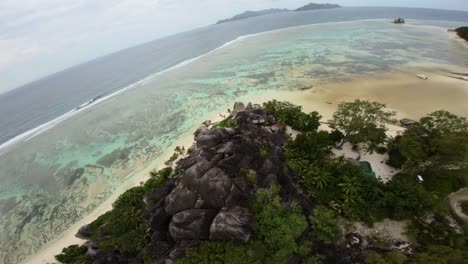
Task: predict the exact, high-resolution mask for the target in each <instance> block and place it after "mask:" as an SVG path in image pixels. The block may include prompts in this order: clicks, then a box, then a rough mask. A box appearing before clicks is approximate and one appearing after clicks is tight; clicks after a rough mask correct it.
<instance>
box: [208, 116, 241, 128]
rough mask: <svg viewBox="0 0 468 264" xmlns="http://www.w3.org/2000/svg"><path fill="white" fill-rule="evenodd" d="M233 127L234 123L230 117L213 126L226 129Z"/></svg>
mask: <svg viewBox="0 0 468 264" xmlns="http://www.w3.org/2000/svg"><path fill="white" fill-rule="evenodd" d="M235 126H236V122H235V121H234V119H233V118H232V117H228V118H225V119H223V120H222V121H221V122H219V123H216V124H214V125H213V128H218V127H225V128H228V127H235Z"/></svg>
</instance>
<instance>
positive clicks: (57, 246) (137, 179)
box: [21, 111, 227, 264]
mask: <svg viewBox="0 0 468 264" xmlns="http://www.w3.org/2000/svg"><path fill="white" fill-rule="evenodd" d="M216 112H217V113H216V115H215V114H214V112H213V113H212V114H207V116H208V117H211V116H212V118H211V119H210V118H208V119H207V120H211V122H212V123H215V122H219V121H221V120H222V119H223V118H221V116H220V114H226V113H227V112H224V113H223V112H219V111H216ZM202 122H203V121H201V122H200V124H201V123H202ZM200 124H199V125H197V126H196V127H194V128H192V129H191V130H190V131H189V132H187V134H186V135H182V136H180V138H179V139H177V140H175V141H174V143H173V144H172V145H171V147H169V148H168V149H166V150H165V151H163V153H162V154H161V155H160V156H159V157H158V158H156V159H155V160H154V161H153V162H151V163H150V164H149V165H148V166H146V167H144V168H142V169H141V170H138V171H135V172H133V173H132V174H130V175H127V176H126V177H125V180H124V182H123V183H122V184H121V185H120V186H119V187H118V189H117V190H116V191H115V192H114V193H113V194H112V195H111V196H110V197H109V198H108V199H107V200H106V201H104V202H103V203H101V204H100V205H99V206H98V207H97V208H95V209H94V210H93V211H92V212H91V213H89V214H88V215H86V216H85V217H84V218H82V219H81V220H79V221H78V222H76V223H74V224H73V225H72V226H71V227H70V228H68V229H67V230H66V231H64V232H62V233H61V234H60V235H59V236H58V237H57V238H56V239H55V240H52V241H50V242H49V243H48V244H47V245H46V246H44V247H43V248H42V249H41V250H39V251H38V252H37V253H36V254H34V255H32V256H30V257H29V258H27V259H25V260H24V261H22V262H21V263H23V264H51V263H58V262H57V261H56V260H55V255H57V254H60V252H62V249H63V248H65V247H68V246H70V245H73V244H80V245H81V244H83V243H85V242H86V240H83V239H80V238H77V237H75V234H76V233H77V232H78V229H79V228H80V227H82V226H84V225H86V224H89V223H91V222H92V221H94V220H95V219H96V218H98V217H99V216H100V215H102V214H105V213H106V212H108V211H110V210H112V204H113V203H114V202H115V201H116V200H117V198H118V197H119V196H120V195H121V194H122V193H124V192H125V191H127V190H128V189H130V188H133V187H137V186H140V185H141V182H146V181H147V180H148V179H149V178H150V172H151V171H153V170H161V169H163V168H165V167H167V165H165V164H164V162H166V161H167V160H168V159H169V158H170V157H171V156H172V154H173V153H174V148H175V147H177V146H180V147H182V146H183V147H184V148H185V149H188V148H190V147H191V146H192V145H193V143H194V138H193V132H194V131H195V130H196V129H197V128H198V127H199V126H200Z"/></svg>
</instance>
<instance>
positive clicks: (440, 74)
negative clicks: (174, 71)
mask: <svg viewBox="0 0 468 264" xmlns="http://www.w3.org/2000/svg"><path fill="white" fill-rule="evenodd" d="M454 67H455V66H454ZM422 69H424V67H413V68H412V70H409V69H408V68H406V69H394V70H392V71H390V72H384V73H377V74H371V75H366V76H361V77H357V78H355V79H353V80H351V81H349V82H345V83H336V82H335V83H327V84H321V85H318V86H316V87H315V86H314V87H313V88H312V89H310V90H306V91H278V90H276V91H275V90H267V91H265V90H263V91H254V92H249V93H247V94H246V95H243V96H240V97H238V98H237V99H236V101H240V102H244V103H247V102H249V101H250V102H252V103H258V104H261V103H263V102H266V101H269V100H272V99H277V100H281V101H289V102H291V103H293V104H296V105H300V106H302V107H303V109H304V111H306V112H311V111H318V112H319V113H320V114H321V115H322V116H323V118H322V121H327V120H328V119H329V118H331V116H332V114H333V112H334V111H335V110H336V107H337V104H338V103H339V102H343V101H350V100H354V99H356V98H360V99H369V100H376V101H380V102H382V103H385V104H387V106H388V108H390V109H393V110H397V111H398V115H397V117H398V118H404V117H408V118H412V119H416V118H419V117H421V116H423V115H425V114H428V113H430V112H433V111H436V110H438V109H440V108H444V109H446V110H449V111H454V110H456V111H454V112H455V113H456V114H461V115H463V116H468V106H465V104H464V103H465V102H466V101H468V86H467V85H466V83H465V82H464V81H461V80H456V79H452V78H450V77H449V76H446V75H444V71H441V70H440V69H435V68H433V70H432V71H429V70H427V71H428V72H429V73H430V75H429V77H430V79H429V80H426V81H425V80H420V79H419V78H417V77H416V73H419V72H420V71H421V70H422ZM454 69H455V68H452V67H448V68H447V69H445V70H446V71H448V70H454ZM344 88H346V89H344ZM446 89H451V90H452V91H451V93H452V95H451V96H448V95H447V90H446ZM442 95H444V96H442ZM402 97H406V100H403V101H405V102H402V100H401V98H402ZM232 104H234V102H229V105H227V104H226V105H222V106H220V107H219V108H217V111H213V112H211V113H207V114H206V117H207V118H206V120H211V121H212V123H215V122H217V121H220V120H222V119H223V118H222V117H221V116H220V114H224V113H225V112H224V110H225V109H226V108H231V107H232ZM203 121H205V120H199V122H197V125H196V126H194V127H192V128H191V129H190V130H189V131H187V133H186V134H184V135H181V136H180V137H179V138H178V139H177V140H175V141H174V143H173V144H172V145H171V147H170V148H168V149H166V150H164V151H163V153H162V154H161V155H160V156H159V157H158V158H157V159H155V160H154V161H152V162H151V163H150V164H149V165H148V166H146V167H145V168H141V169H139V170H137V171H135V172H133V173H132V174H129V175H128V176H126V177H125V180H124V182H123V183H122V184H121V185H120V186H119V188H118V189H117V191H115V192H114V193H113V194H112V195H111V196H110V198H109V199H107V200H106V201H105V202H103V203H102V204H100V205H99V206H98V207H97V208H96V209H95V210H93V211H92V212H91V213H90V214H88V215H87V216H86V217H84V218H83V219H81V220H80V221H78V222H77V223H75V224H73V225H72V226H71V227H70V228H68V229H67V230H66V231H65V232H63V233H62V234H61V235H60V236H59V237H58V238H57V239H55V240H53V241H51V242H50V243H48V244H47V245H46V246H45V247H43V248H42V249H41V250H39V251H38V252H37V253H36V254H35V255H32V256H30V257H29V258H27V259H26V260H25V261H23V262H22V263H27V264H36V263H37V264H45V263H57V262H56V261H55V258H54V256H55V255H57V254H59V253H60V252H61V251H62V249H63V248H64V247H67V246H69V245H72V244H82V243H84V242H85V240H81V239H78V238H76V237H75V236H74V235H75V234H76V232H77V231H78V229H79V228H80V227H81V226H83V225H85V224H89V223H90V222H92V221H93V220H95V219H96V218H97V217H98V216H100V215H101V214H104V213H105V212H107V211H109V210H110V209H112V203H113V202H114V201H115V200H116V199H117V198H118V197H119V196H120V195H121V194H122V193H123V192H125V191H126V190H127V189H129V188H132V187H135V186H138V185H140V182H142V181H146V180H147V179H148V178H149V172H150V171H152V170H154V169H161V168H163V167H165V165H164V162H165V161H166V160H168V159H169V158H170V157H171V155H172V154H173V149H174V148H175V147H176V146H184V147H185V148H186V149H188V148H189V147H190V146H191V145H192V144H193V142H194V139H193V135H192V133H193V132H194V131H195V130H196V129H197V128H198V126H199V125H200V124H201V123H202V122H203ZM390 129H391V130H392V131H391V132H392V134H393V133H396V132H398V129H396V128H394V127H391V128H390ZM340 154H345V153H340ZM345 155H346V156H348V155H356V154H355V153H354V152H353V153H348V154H345ZM374 155H375V154H374ZM363 158H366V159H367V158H369V159H370V158H371V157H368V156H363ZM373 158H374V159H373V160H375V162H373V163H376V164H377V162H380V158H381V157H380V156H373ZM383 165H385V164H383ZM383 165H382V166H378V164H377V166H375V168H374V166H373V168H374V169H376V172H378V171H379V170H380V171H381V172H383V173H384V175H382V177H381V178H383V179H384V180H388V179H389V178H388V177H389V176H388V175H387V174H388V173H387V172H388V171H387V172H385V169H386V167H385V166H383ZM387 169H388V168H387Z"/></svg>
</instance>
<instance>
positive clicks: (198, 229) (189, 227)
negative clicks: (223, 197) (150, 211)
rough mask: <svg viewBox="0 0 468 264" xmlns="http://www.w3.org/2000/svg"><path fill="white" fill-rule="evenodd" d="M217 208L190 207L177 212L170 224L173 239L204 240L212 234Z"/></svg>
mask: <svg viewBox="0 0 468 264" xmlns="http://www.w3.org/2000/svg"><path fill="white" fill-rule="evenodd" d="M215 216H216V210H210V209H189V210H185V211H182V212H180V213H177V214H176V215H174V216H173V217H172V220H171V223H170V224H169V233H170V234H171V236H172V238H173V239H191V240H204V239H208V238H209V236H210V226H211V223H212V221H213V219H214V217H215Z"/></svg>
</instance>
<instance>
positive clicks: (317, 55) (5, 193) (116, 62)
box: [0, 8, 468, 263]
mask: <svg viewBox="0 0 468 264" xmlns="http://www.w3.org/2000/svg"><path fill="white" fill-rule="evenodd" d="M396 17H405V18H407V19H409V21H408V22H409V23H408V24H407V25H404V26H401V25H393V24H391V23H389V19H393V18H396ZM467 22H468V12H458V11H443V10H432V9H410V8H341V9H332V10H320V11H309V12H291V13H281V14H274V15H268V16H263V17H256V18H252V19H247V20H242V21H237V22H233V23H226V24H221V25H212V26H207V27H204V28H200V29H197V30H193V31H189V32H185V33H181V34H177V35H174V36H171V37H167V38H164V39H159V40H155V41H152V42H149V43H146V44H143V45H140V46H137V47H133V48H130V49H126V50H123V51H120V52H118V53H114V54H110V55H107V56H105V57H102V58H99V59H96V60H94V61H91V62H88V63H85V64H82V65H78V66H75V67H73V68H70V69H67V70H65V71H62V72H59V73H56V74H54V75H51V76H49V77H47V78H44V79H42V80H39V81H36V82H33V83H31V84H28V85H25V86H23V87H20V88H18V89H15V90H13V91H11V92H8V93H6V94H2V95H0V144H1V147H0V153H1V154H0V181H1V182H2V184H1V185H0V225H1V226H3V227H4V228H3V229H2V230H0V248H1V249H2V250H1V252H0V262H2V261H3V262H4V263H18V262H21V261H22V260H24V259H25V258H26V257H28V256H31V255H33V254H34V253H35V252H37V251H38V250H40V249H41V248H42V247H43V246H44V245H46V244H47V243H48V242H49V241H51V240H53V239H55V238H56V237H57V236H58V235H59V234H60V233H62V232H63V231H65V230H66V229H67V228H69V227H70V226H71V225H72V224H73V223H75V222H76V221H78V220H79V219H81V218H83V217H84V216H86V215H87V214H89V212H91V211H92V210H93V209H95V208H96V207H97V206H99V204H101V203H102V202H103V201H105V200H106V199H107V198H108V197H110V196H111V195H112V194H113V193H115V192H116V191H118V190H119V187H121V186H122V183H123V182H125V181H127V180H128V179H129V178H131V177H134V176H135V172H137V171H140V170H141V169H142V168H145V167H147V166H149V165H151V164H152V163H153V162H154V160H156V159H157V158H158V157H160V156H161V154H162V153H163V152H164V151H165V150H167V149H168V148H170V147H171V146H173V144H174V142H175V141H176V140H177V139H180V138H181V137H182V136H183V135H186V134H187V133H190V132H191V131H190V130H191V129H193V127H195V126H196V125H197V124H198V123H200V122H202V121H203V120H204V119H205V118H207V117H209V116H210V115H212V114H213V113H216V112H218V111H222V110H224V109H226V107H228V106H230V105H231V104H232V103H233V102H234V100H236V98H239V97H241V96H244V97H245V96H248V95H249V94H250V93H257V94H258V93H260V94H261V93H262V92H267V91H270V90H275V91H282V90H287V91H295V90H300V89H302V88H303V87H307V86H310V85H311V84H313V85H319V84H320V83H327V82H346V81H347V80H350V79H352V78H353V77H355V76H357V75H360V74H370V73H376V72H385V71H389V70H391V69H393V68H395V67H401V66H412V65H421V64H453V65H459V66H465V65H467V64H468V56H467V55H468V54H467V51H466V50H465V49H463V48H462V47H461V46H459V45H458V46H457V45H456V43H453V41H451V40H450V39H449V38H448V37H447V32H446V31H447V28H453V27H457V26H461V25H463V24H466V23H467ZM262 32H265V33H262ZM259 33H260V34H259ZM298 73H300V74H298Z"/></svg>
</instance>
